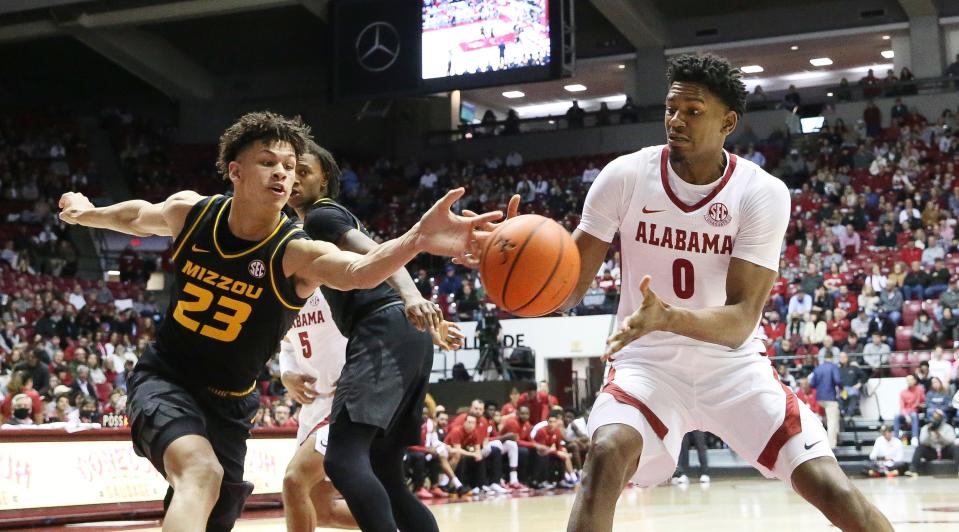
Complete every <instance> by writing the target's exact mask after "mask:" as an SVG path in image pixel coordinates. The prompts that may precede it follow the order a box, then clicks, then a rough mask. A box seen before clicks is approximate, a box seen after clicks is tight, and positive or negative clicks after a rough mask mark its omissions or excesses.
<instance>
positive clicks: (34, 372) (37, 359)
mask: <svg viewBox="0 0 959 532" xmlns="http://www.w3.org/2000/svg"><path fill="white" fill-rule="evenodd" d="M45 357H46V353H44V351H43V349H40V348H37V349H31V350H30V351H29V352H28V353H27V360H26V361H25V362H21V363H19V364H17V365H16V366H14V368H13V370H14V371H26V372H27V373H29V374H30V379H31V380H32V381H33V383H34V386H35V388H36V390H37V393H39V394H40V395H46V394H47V391H48V388H47V386H48V385H49V384H50V371H49V370H48V369H47V365H46V364H44V363H42V361H41V359H42V358H45Z"/></svg>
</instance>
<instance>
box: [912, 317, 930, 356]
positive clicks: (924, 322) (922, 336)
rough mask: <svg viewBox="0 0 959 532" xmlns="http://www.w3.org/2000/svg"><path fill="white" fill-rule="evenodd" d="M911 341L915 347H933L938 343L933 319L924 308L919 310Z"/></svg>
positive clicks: (913, 325)
mask: <svg viewBox="0 0 959 532" xmlns="http://www.w3.org/2000/svg"><path fill="white" fill-rule="evenodd" d="M910 343H911V345H912V348H913V349H932V346H933V345H934V344H935V343H936V333H935V330H934V329H933V321H932V320H931V319H929V314H927V313H926V311H924V310H923V311H920V312H919V316H918V318H917V319H916V321H914V322H913V324H912V337H911V338H910Z"/></svg>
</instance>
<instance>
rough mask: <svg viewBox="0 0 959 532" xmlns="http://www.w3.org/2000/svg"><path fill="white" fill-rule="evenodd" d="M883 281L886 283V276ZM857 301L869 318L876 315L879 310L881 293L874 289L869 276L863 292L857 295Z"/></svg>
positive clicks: (861, 310)
mask: <svg viewBox="0 0 959 532" xmlns="http://www.w3.org/2000/svg"><path fill="white" fill-rule="evenodd" d="M883 283H885V277H883ZM856 303H857V304H858V307H859V311H860V312H862V313H864V314H865V316H866V317H867V318H868V317H871V316H875V315H876V313H877V312H878V311H879V293H878V292H876V291H875V290H873V288H872V285H871V284H869V282H868V278H867V282H866V283H865V284H863V285H862V292H860V293H859V295H858V296H857V297H856Z"/></svg>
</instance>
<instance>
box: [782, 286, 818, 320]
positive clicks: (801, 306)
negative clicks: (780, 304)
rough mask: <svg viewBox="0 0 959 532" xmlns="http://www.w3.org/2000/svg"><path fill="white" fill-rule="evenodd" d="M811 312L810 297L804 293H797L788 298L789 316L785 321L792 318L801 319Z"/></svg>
mask: <svg viewBox="0 0 959 532" xmlns="http://www.w3.org/2000/svg"><path fill="white" fill-rule="evenodd" d="M810 311H812V296H811V295H810V294H809V293H806V292H804V291H801V290H800V291H799V292H796V293H795V294H793V296H792V297H791V298H789V314H788V316H787V319H789V320H790V321H792V320H793V319H794V318H793V316H795V317H797V318H802V317H803V316H805V315H806V314H809V312H810Z"/></svg>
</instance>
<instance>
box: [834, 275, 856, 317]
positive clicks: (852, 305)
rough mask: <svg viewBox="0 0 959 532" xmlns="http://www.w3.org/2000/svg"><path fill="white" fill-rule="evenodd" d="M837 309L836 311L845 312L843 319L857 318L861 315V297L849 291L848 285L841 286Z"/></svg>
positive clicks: (837, 295) (837, 298)
mask: <svg viewBox="0 0 959 532" xmlns="http://www.w3.org/2000/svg"><path fill="white" fill-rule="evenodd" d="M835 307H836V311H840V310H841V311H842V312H843V318H846V319H849V318H852V317H855V316H856V315H857V314H858V313H859V296H857V295H856V294H854V293H852V292H850V291H849V285H848V284H847V283H843V284H841V285H839V293H838V294H836V303H835ZM847 325H848V324H847Z"/></svg>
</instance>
